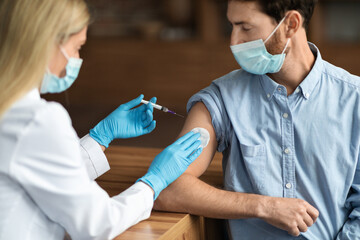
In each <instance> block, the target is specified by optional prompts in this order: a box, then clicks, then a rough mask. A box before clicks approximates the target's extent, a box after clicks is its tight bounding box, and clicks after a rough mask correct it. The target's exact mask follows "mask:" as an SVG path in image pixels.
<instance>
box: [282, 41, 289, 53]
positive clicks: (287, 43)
mask: <svg viewBox="0 0 360 240" xmlns="http://www.w3.org/2000/svg"><path fill="white" fill-rule="evenodd" d="M289 42H290V38H288V40H287V42H286V45H285V48H284V50H283V51H282V53H281V54H284V53H285V51H286V49H287V47H288V45H289Z"/></svg>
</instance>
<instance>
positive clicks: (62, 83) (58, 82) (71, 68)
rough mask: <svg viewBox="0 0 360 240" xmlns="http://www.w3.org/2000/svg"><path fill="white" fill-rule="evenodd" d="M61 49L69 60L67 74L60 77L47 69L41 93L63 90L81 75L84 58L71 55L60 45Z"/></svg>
mask: <svg viewBox="0 0 360 240" xmlns="http://www.w3.org/2000/svg"><path fill="white" fill-rule="evenodd" d="M60 50H61V52H62V53H63V54H64V56H65V58H66V59H67V60H68V63H67V65H66V75H65V77H62V78H60V77H58V76H56V75H54V74H52V73H51V72H50V71H49V70H47V72H46V73H45V76H44V78H43V81H42V83H41V88H40V93H60V92H63V91H65V90H66V89H68V88H69V87H70V86H71V85H72V84H73V83H74V81H75V80H76V78H77V77H78V75H79V71H80V68H81V65H82V62H83V60H82V59H81V58H73V57H69V56H68V54H67V53H66V52H65V50H64V48H62V47H60Z"/></svg>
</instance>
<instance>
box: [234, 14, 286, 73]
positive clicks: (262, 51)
mask: <svg viewBox="0 0 360 240" xmlns="http://www.w3.org/2000/svg"><path fill="white" fill-rule="evenodd" d="M285 18H286V16H285V17H284V18H283V19H282V20H281V21H280V23H279V24H278V25H277V26H276V28H275V29H274V31H273V32H272V33H271V34H270V35H269V37H268V38H267V39H266V40H265V41H263V40H262V39H258V40H255V41H251V42H246V43H241V44H238V45H233V46H230V48H231V51H232V53H233V54H234V57H235V59H236V61H237V62H238V63H239V65H240V67H241V68H242V69H244V70H245V71H247V72H249V73H252V74H258V75H263V74H267V73H276V72H279V71H280V69H281V67H282V65H283V63H284V60H285V55H286V54H285V50H286V48H287V46H288V44H289V41H290V38H289V39H288V41H287V43H286V45H285V48H284V50H283V51H282V53H281V54H276V55H272V54H270V53H269V52H268V51H267V50H266V47H265V43H266V42H267V41H268V40H269V39H270V38H271V37H272V36H273V35H274V33H275V32H276V30H277V29H278V28H279V27H280V25H281V24H282V23H283V22H284V20H285Z"/></svg>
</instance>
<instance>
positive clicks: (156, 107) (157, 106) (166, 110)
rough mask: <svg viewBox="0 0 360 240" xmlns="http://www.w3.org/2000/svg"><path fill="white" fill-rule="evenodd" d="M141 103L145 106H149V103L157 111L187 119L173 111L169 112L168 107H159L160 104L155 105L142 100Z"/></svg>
mask: <svg viewBox="0 0 360 240" xmlns="http://www.w3.org/2000/svg"><path fill="white" fill-rule="evenodd" d="M141 103H143V104H148V103H150V104H151V105H153V107H154V108H155V109H158V110H161V111H163V112H168V113H172V114H174V115H177V116H179V117H182V118H185V117H184V116H183V115H180V114H177V113H176V112H173V111H171V110H169V109H168V108H167V107H163V106H161V105H158V104H155V103H152V102H149V101H146V100H141Z"/></svg>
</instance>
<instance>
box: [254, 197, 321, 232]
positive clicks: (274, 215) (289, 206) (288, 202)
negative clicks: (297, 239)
mask: <svg viewBox="0 0 360 240" xmlns="http://www.w3.org/2000/svg"><path fill="white" fill-rule="evenodd" d="M264 200H265V201H264V203H263V204H261V208H260V218H261V219H263V220H264V221H266V222H267V223H269V224H271V225H273V226H275V227H277V228H280V229H283V230H285V231H287V232H288V233H289V234H291V235H293V236H299V235H300V232H306V231H307V230H308V227H310V226H311V225H313V224H314V223H315V221H316V219H317V217H318V216H319V211H318V210H317V209H316V208H314V207H313V206H311V205H310V204H309V203H308V202H306V201H304V200H301V199H296V198H275V197H266V198H265V199H264Z"/></svg>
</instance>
